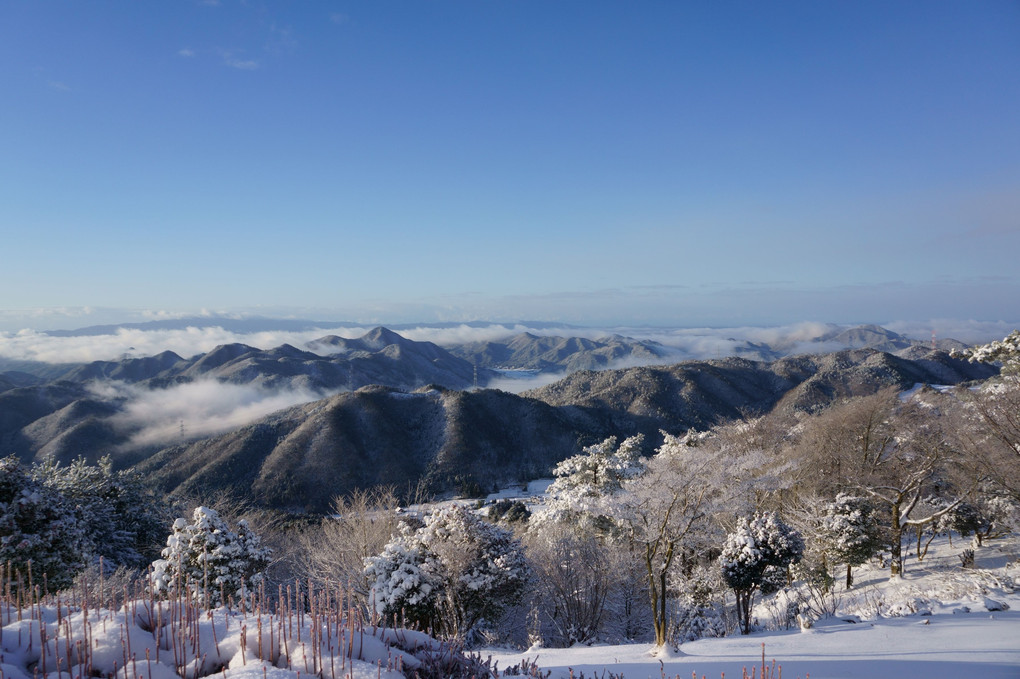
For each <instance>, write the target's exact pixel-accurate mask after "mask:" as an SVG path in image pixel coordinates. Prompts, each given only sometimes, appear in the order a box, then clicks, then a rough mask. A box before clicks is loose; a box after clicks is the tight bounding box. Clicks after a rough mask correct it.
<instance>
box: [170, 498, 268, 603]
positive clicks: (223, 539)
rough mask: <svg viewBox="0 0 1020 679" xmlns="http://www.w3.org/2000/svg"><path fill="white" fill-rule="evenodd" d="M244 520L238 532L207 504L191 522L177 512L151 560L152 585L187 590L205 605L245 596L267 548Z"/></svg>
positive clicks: (254, 587) (252, 589)
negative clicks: (160, 549) (159, 552)
mask: <svg viewBox="0 0 1020 679" xmlns="http://www.w3.org/2000/svg"><path fill="white" fill-rule="evenodd" d="M261 542H262V541H261V539H260V538H259V536H258V535H257V534H256V533H255V532H254V531H252V530H251V528H250V527H249V526H248V522H247V521H244V520H242V521H239V522H238V524H237V532H236V533H235V532H234V531H232V530H230V526H228V525H227V522H226V521H224V520H223V519H222V518H220V515H219V514H218V513H217V512H216V511H215V510H212V509H209V508H208V507H198V508H197V509H195V511H194V514H193V515H192V522H191V523H188V521H187V520H186V519H184V518H179V519H177V520H176V521H175V522H174V526H173V533H171V534H170V536H169V537H167V540H166V548H165V549H164V550H163V558H162V559H158V560H156V561H154V562H153V564H152V586H153V590H154V591H155V592H156V593H157V594H168V595H173V594H175V593H177V591H178V590H184V591H186V592H187V593H188V594H189V595H190V596H192V597H194V598H195V600H196V601H199V602H201V603H203V604H204V605H206V606H209V607H214V606H220V605H223V604H225V603H226V602H227V600H229V599H233V600H234V601H235V602H237V603H239V604H242V605H243V604H244V603H245V602H247V601H249V600H250V598H251V596H252V593H254V592H255V591H257V589H258V586H259V584H260V583H262V581H263V578H264V576H263V572H264V571H265V569H266V568H267V567H268V566H269V555H270V550H269V549H268V548H266V547H263V546H262V544H261Z"/></svg>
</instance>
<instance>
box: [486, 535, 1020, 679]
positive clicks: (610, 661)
mask: <svg viewBox="0 0 1020 679" xmlns="http://www.w3.org/2000/svg"><path fill="white" fill-rule="evenodd" d="M968 546H969V542H968V541H964V540H960V539H956V540H954V545H953V546H950V545H949V543H948V540H946V539H945V538H940V539H938V540H936V541H935V542H933V543H932V546H931V548H930V550H929V553H928V555H927V556H926V557H925V559H924V561H923V562H921V563H918V562H917V559H916V557H915V556H913V555H912V554H911V556H910V557H909V558H908V559H907V563H906V573H905V575H904V576H903V577H902V578H900V579H898V580H892V581H890V580H889V577H888V571H885V570H882V569H880V568H877V567H870V566H864V567H861V568H860V569H858V570H856V571H855V580H856V582H855V586H854V588H853V589H851V590H850V591H848V592H847V591H842V590H840V591H839V592H838V593H837V595H836V599H837V601H838V604H837V606H836V608H837V617H831V618H824V619H820V620H818V621H817V622H816V623H815V624H814V626H813V627H812V628H811V629H809V630H806V631H802V630H800V629H779V630H773V631H759V632H755V633H753V634H751V635H749V636H739V635H737V636H731V637H725V638H720V639H701V640H698V641H694V642H688V643H685V644H683V645H682V646H681V647H680V649H679V651H677V652H670V653H668V654H667V655H663V656H659V657H654V656H653V655H651V653H650V650H651V648H650V647H649V645H648V644H629V645H616V646H580V647H574V648H569V649H552V648H531V649H529V650H528V651H525V652H521V651H509V650H505V649H491V650H486V651H485V652H484V653H485V654H486V655H488V654H490V653H491V654H492V657H493V660H494V661H498V663H499V667H501V668H505V667H508V666H512V665H517V664H518V663H520V662H521V660H522V659H525V658H527V659H528V660H529V661H531V662H536V663H537V665H538V667H539V668H540V669H541V671H542V672H543V673H544V672H546V671H551V672H552V675H551V677H552V679H558V678H560V677H564V678H566V677H570V676H574V677H577V676H578V675H579V674H580V673H584V675H585V676H586V677H590V676H593V675H597V676H600V677H601V676H603V673H604V672H608V673H612V674H613V675H617V676H619V675H622V676H623V677H624V679H646V678H647V677H654V678H656V679H661V677H663V676H666V677H675V676H679V677H689V676H692V672H693V673H696V674H697V676H698V677H701V676H705V677H708V678H709V679H713V678H715V677H720V676H722V675H723V674H725V676H726V677H740V676H741V672H742V671H743V669H744V668H746V669H747V671H748V673H750V671H751V668H752V667H753V666H755V667H758V672H759V675H758V676H759V677H760V666H761V657H762V644H764V645H765V647H764V648H765V655H766V658H767V660H768V664H769V665H771V663H772V661H773V660H775V661H776V664H777V666H781V667H782V676H784V677H787V678H793V677H802V678H804V677H807V676H809V675H810V677H812V679H851V678H853V679H862V678H867V679H884V678H887V677H888V678H890V679H892V678H895V679H943V678H945V679H949V678H953V679H970V678H981V679H986V678H995V679H1006V678H1010V679H1017V678H1020V563H1018V557H1020V539H1018V538H1017V536H1013V537H1012V538H1009V539H1003V540H996V541H992V542H990V543H986V545H985V546H984V547H982V548H980V549H979V550H977V561H976V565H977V568H975V569H972V570H971V569H968V570H964V569H962V568H961V567H960V562H959V559H958V557H957V554H959V553H960V552H961V551H962V549H963V548H965V547H968ZM905 547H906V545H905ZM997 604H1005V606H1008V607H1009V609H1008V610H1000V611H991V610H988V609H989V608H998V607H999V606H998V605H997ZM769 611H770V607H769V606H768V605H767V604H765V603H759V605H758V606H757V608H756V613H757V617H758V618H759V621H760V622H761V623H762V625H763V627H766V628H767V627H769V626H770V624H771V620H770V612H769ZM843 618H848V619H853V620H855V622H846V621H845V620H844V619H843ZM660 660H661V661H662V664H661V665H660ZM606 676H608V675H606Z"/></svg>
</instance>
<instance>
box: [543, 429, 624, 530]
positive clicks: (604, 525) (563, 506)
mask: <svg viewBox="0 0 1020 679" xmlns="http://www.w3.org/2000/svg"><path fill="white" fill-rule="evenodd" d="M643 442H644V436H643V435H641V434H638V435H637V436H631V437H630V438H627V439H625V440H624V441H623V442H622V443H620V444H619V445H617V438H616V437H615V436H611V437H609V438H607V439H606V440H604V441H602V443H597V444H595V445H592V446H587V447H585V448H584V449H583V452H582V453H581V454H580V455H574V456H573V457H569V458H567V459H566V460H564V461H563V462H560V463H559V464H558V465H556V467H555V468H554V469H553V474H554V475H555V476H556V480H555V481H553V483H552V485H551V486H549V490H548V493H549V495H550V497H551V498H552V499H551V500H550V501H549V503H548V505H547V508H546V510H545V511H544V512H542V513H541V515H540V516H537V517H536V519H538V520H539V521H559V522H567V523H570V524H572V525H574V526H575V527H576V528H577V529H578V530H580V531H582V532H592V533H600V534H607V533H612V532H614V531H616V530H618V528H619V526H618V525H617V523H616V521H615V519H614V516H613V515H614V513H615V509H614V506H613V505H614V502H613V500H612V498H613V496H614V495H616V494H618V493H619V492H620V491H621V490H622V489H623V484H624V482H625V481H627V480H628V479H632V478H635V477H637V476H640V475H641V474H642V473H643V471H644V463H643V462H642V461H641V458H640V452H641V444H642V443H643Z"/></svg>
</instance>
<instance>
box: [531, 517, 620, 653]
mask: <svg viewBox="0 0 1020 679" xmlns="http://www.w3.org/2000/svg"><path fill="white" fill-rule="evenodd" d="M525 546H526V547H527V550H528V558H529V559H530V561H531V564H532V568H533V570H534V573H535V575H536V576H537V579H538V593H539V596H540V597H541V598H542V600H543V606H542V608H543V609H544V610H545V611H546V612H547V616H548V619H549V622H550V623H551V624H552V627H553V629H554V630H555V635H556V637H557V639H556V643H557V645H564V646H569V645H571V644H574V643H583V642H587V641H591V640H593V639H595V638H596V637H597V636H598V634H599V632H600V631H601V629H602V624H603V618H604V615H605V610H606V601H607V599H608V597H609V594H610V591H611V590H612V585H613V580H612V576H611V572H610V564H609V550H607V549H606V546H605V545H604V544H603V543H601V542H600V541H599V540H598V539H596V538H595V537H594V536H591V535H582V534H579V533H578V532H577V531H575V530H573V529H572V528H571V527H569V526H565V525H562V524H556V523H546V524H544V525H542V526H541V527H540V529H539V530H535V531H531V532H530V533H528V535H527V536H526V538H525Z"/></svg>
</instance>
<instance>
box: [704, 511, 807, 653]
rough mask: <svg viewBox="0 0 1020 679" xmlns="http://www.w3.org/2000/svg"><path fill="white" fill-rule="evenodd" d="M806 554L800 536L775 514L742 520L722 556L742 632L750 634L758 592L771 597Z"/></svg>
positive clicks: (769, 513) (724, 571) (726, 579)
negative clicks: (735, 602)
mask: <svg viewBox="0 0 1020 679" xmlns="http://www.w3.org/2000/svg"><path fill="white" fill-rule="evenodd" d="M803 555H804V540H803V538H801V536H800V533H798V532H797V531H795V530H793V529H792V528H790V527H789V526H788V525H786V524H785V523H784V522H783V521H782V519H780V518H779V517H778V516H777V515H776V514H775V513H774V512H763V513H757V514H755V515H754V517H753V518H752V519H751V520H748V519H747V518H746V517H744V518H741V519H740V521H739V522H738V523H737V527H736V530H734V531H733V532H732V533H730V534H729V535H728V536H726V544H725V545H724V546H723V549H722V554H721V555H720V556H719V566H720V568H721V569H722V576H723V580H725V582H726V584H727V586H729V587H730V588H731V589H732V590H733V593H734V594H735V595H736V597H737V618H738V620H739V621H740V626H741V633H742V634H750V633H751V605H752V603H753V602H754V595H755V593H756V592H757V591H761V593H762V594H771V593H772V592H775V591H777V590H779V589H780V588H781V587H782V586H783V585H784V584H785V582H786V579H787V569H788V568H789V567H790V566H791V565H792V564H794V563H797V562H798V561H800V559H801V557H802V556H803Z"/></svg>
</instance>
